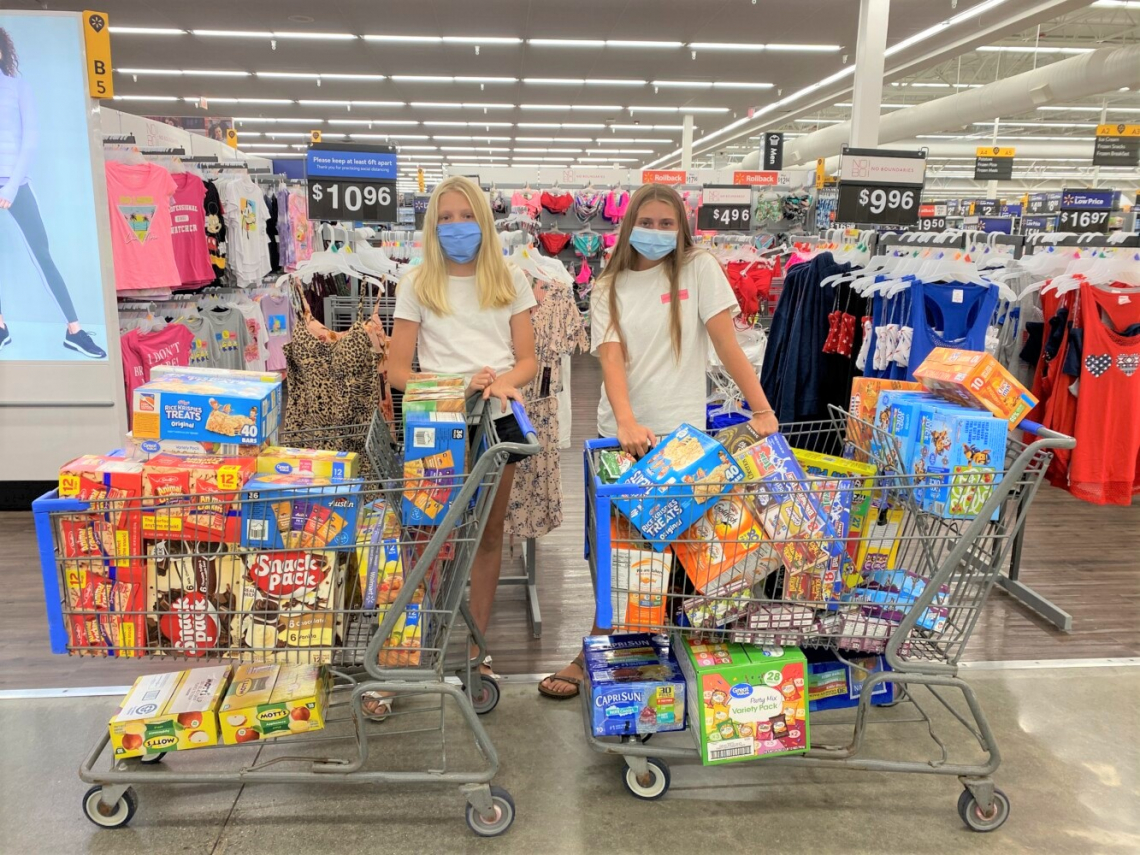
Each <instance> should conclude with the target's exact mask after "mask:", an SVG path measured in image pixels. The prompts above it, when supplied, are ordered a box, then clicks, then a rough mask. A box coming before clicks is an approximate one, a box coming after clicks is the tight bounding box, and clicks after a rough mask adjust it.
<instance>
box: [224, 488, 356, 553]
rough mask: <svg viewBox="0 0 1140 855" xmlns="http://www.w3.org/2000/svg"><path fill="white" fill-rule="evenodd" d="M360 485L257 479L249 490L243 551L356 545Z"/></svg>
mask: <svg viewBox="0 0 1140 855" xmlns="http://www.w3.org/2000/svg"><path fill="white" fill-rule="evenodd" d="M360 489H361V484H360V482H359V481H345V482H334V481H332V480H331V479H329V478H317V477H314V476H308V475H257V476H255V477H254V478H251V479H250V480H249V481H248V482H247V483H246V485H245V490H244V492H243V499H244V501H243V502H242V505H241V514H242V526H241V544H242V546H251V547H258V548H262V549H306V550H318V549H325V548H337V547H340V548H343V547H349V546H354V545H355V544H356V533H357V532H356V529H357V522H358V517H359V510H360V507H359V506H360Z"/></svg>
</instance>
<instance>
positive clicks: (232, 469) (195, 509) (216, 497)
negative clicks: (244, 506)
mask: <svg viewBox="0 0 1140 855" xmlns="http://www.w3.org/2000/svg"><path fill="white" fill-rule="evenodd" d="M255 468H256V461H255V458H252V457H199V456H182V455H175V454H159V455H156V456H154V457H152V458H150V460H148V461H147V462H146V463H144V464H143V490H144V494H145V496H146V499H147V501H146V503H145V507H144V510H143V514H142V529H143V535H144V536H145V537H147V538H154V539H166V540H188V541H196V542H197V541H212V542H222V543H227V544H230V545H232V546H237V545H238V544H239V543H240V542H241V507H240V505H239V503H238V497H239V496H240V495H241V490H242V488H243V487H244V486H245V484H246V482H247V481H249V479H250V478H251V477H252V476H253V473H254V469H255ZM185 496H190V497H191V498H190V499H186V498H184V497H185Z"/></svg>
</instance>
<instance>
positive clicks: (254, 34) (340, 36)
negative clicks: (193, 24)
mask: <svg viewBox="0 0 1140 855" xmlns="http://www.w3.org/2000/svg"><path fill="white" fill-rule="evenodd" d="M190 32H191V33H193V34H194V35H196V36H210V37H214V36H225V37H229V38H239V39H312V40H320V39H324V40H331V41H351V40H352V39H355V38H356V36H355V35H353V34H352V33H309V32H298V31H296V30H288V31H284V32H269V31H268V30H191V31H190Z"/></svg>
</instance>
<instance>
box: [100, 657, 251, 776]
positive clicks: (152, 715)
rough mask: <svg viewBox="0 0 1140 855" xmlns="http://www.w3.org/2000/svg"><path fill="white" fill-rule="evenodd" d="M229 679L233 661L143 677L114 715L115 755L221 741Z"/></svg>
mask: <svg viewBox="0 0 1140 855" xmlns="http://www.w3.org/2000/svg"><path fill="white" fill-rule="evenodd" d="M229 679H230V666H229V665H220V666H218V667H216V668H194V669H192V670H189V671H176V672H174V673H169V674H148V675H146V676H144V677H139V678H138V679H137V680H135V684H134V686H132V687H131V690H130V692H128V693H127V696H126V697H125V698H123V703H122V706H120V708H119V711H118V712H117V713H115V716H114V718H112V719H111V724H110V729H111V751H112V753H113V755H114V757H115V759H122V758H127V757H143V756H146V755H148V754H159V753H162V752H165V751H185V750H187V749H190V748H204V747H206V746H208V745H216V744H217V742H218V704H219V702H220V701H221V699H222V695H223V693H224V692H225V691H226V685H227V684H228V683H229Z"/></svg>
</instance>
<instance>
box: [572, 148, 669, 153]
mask: <svg viewBox="0 0 1140 855" xmlns="http://www.w3.org/2000/svg"><path fill="white" fill-rule="evenodd" d="M653 153H654V152H653V149H651V148H614V149H604V148H591V149H587V151H586V154H653Z"/></svg>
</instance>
